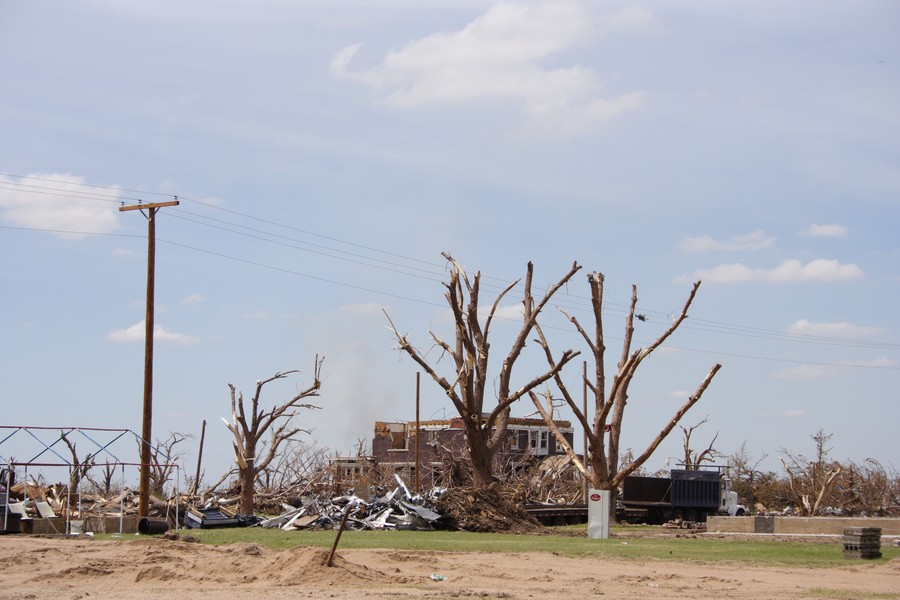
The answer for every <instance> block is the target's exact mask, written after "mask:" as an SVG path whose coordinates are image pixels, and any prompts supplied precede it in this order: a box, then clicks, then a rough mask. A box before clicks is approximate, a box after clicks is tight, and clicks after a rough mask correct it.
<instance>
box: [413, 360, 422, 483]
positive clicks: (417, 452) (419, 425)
mask: <svg viewBox="0 0 900 600" xmlns="http://www.w3.org/2000/svg"><path fill="white" fill-rule="evenodd" d="M420 375H421V373H420V372H419V371H416V484H415V485H416V487H415V490H416V493H417V494H419V493H421V492H422V488H420V487H419V434H420V433H422V426H421V421H420V420H419V388H420V384H419V379H420V377H419V376H420Z"/></svg>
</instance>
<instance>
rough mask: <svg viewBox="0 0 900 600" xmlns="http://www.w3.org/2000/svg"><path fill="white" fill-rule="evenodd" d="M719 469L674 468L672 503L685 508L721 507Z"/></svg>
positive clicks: (712, 508) (713, 508)
mask: <svg viewBox="0 0 900 600" xmlns="http://www.w3.org/2000/svg"><path fill="white" fill-rule="evenodd" d="M720 477H721V476H720V475H719V473H718V472H717V471H690V470H684V469H673V470H672V505H673V506H679V507H684V508H706V509H711V510H715V509H717V508H718V507H719V479H720Z"/></svg>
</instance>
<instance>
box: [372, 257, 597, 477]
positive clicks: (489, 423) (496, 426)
mask: <svg viewBox="0 0 900 600" xmlns="http://www.w3.org/2000/svg"><path fill="white" fill-rule="evenodd" d="M443 256H444V257H445V258H446V259H447V260H448V261H449V262H450V263H451V271H450V282H449V283H445V284H444V286H445V287H446V288H447V293H446V294H445V296H444V297H445V298H446V300H447V303H448V304H449V305H450V310H451V311H452V312H453V320H454V323H455V336H454V338H455V339H454V340H453V341H452V342H446V341H444V340H443V339H441V338H440V337H438V336H437V335H436V334H435V333H434V332H431V338H432V340H433V341H434V343H435V344H436V345H437V346H438V347H440V348H441V349H442V350H443V353H445V354H449V355H450V357H451V358H452V359H453V371H452V374H451V376H450V378H449V379H448V378H446V377H444V376H443V375H441V374H439V373H438V372H437V370H436V367H435V366H433V365H432V364H430V363H429V362H428V361H427V360H425V358H424V357H423V355H422V354H421V353H420V351H419V350H417V349H416V348H414V347H413V346H412V345H411V344H410V343H409V341H407V339H406V336H404V335H402V334H401V333H400V332H399V331H398V330H397V328H396V327H395V326H394V324H393V322H392V321H391V320H390V317H389V316H388V322H390V325H391V329H392V330H393V332H394V335H395V336H396V338H397V341H398V342H399V343H400V349H401V350H403V351H404V352H406V354H408V355H409V356H410V357H411V358H412V359H413V361H415V362H416V363H417V364H418V365H419V366H420V367H422V369H423V370H424V371H425V372H426V373H428V375H429V376H431V378H432V379H433V380H434V381H435V382H436V383H437V384H438V385H439V386H440V387H441V389H443V390H444V393H446V394H447V396H448V397H449V398H450V400H451V402H453V407H454V408H455V409H456V411H457V412H458V413H459V416H460V417H462V419H463V423H464V426H465V430H466V443H467V446H468V451H469V460H470V461H471V463H472V484H473V486H475V487H482V486H485V485H487V484H489V483H490V482H491V481H492V480H493V475H494V473H493V468H492V465H493V462H494V461H493V458H494V455H495V454H496V452H497V450H498V449H499V447H500V444H501V442H502V441H503V439H504V438H505V437H506V430H507V423H508V419H509V410H510V406H512V404H513V403H514V402H515V401H516V400H518V399H519V398H521V397H522V396H524V395H526V394H528V393H529V392H530V391H531V390H533V389H535V388H536V387H538V386H540V385H542V384H543V383H544V382H546V381H548V380H549V379H551V378H552V377H554V376H555V375H557V374H558V373H559V371H560V370H561V369H562V368H563V367H564V366H565V365H566V363H568V362H569V361H570V360H572V358H574V357H575V356H577V354H578V353H577V352H572V351H571V350H567V351H566V352H564V353H563V354H562V356H561V357H560V359H559V361H557V362H556V363H555V364H553V365H551V367H550V368H549V369H548V370H547V371H545V372H544V373H541V374H539V375H537V376H535V377H534V378H532V379H531V380H530V381H528V382H526V383H525V384H523V385H522V386H521V387H519V388H518V389H511V385H512V374H513V366H514V365H515V363H516V360H518V358H519V356H520V355H521V353H522V350H523V349H524V348H525V342H526V340H527V338H528V336H529V335H530V334H531V332H532V330H533V329H534V327H535V325H536V324H537V317H538V314H540V312H541V310H543V308H544V306H545V305H546V304H547V302H548V301H549V300H550V298H551V297H552V296H553V294H555V293H556V291H557V290H559V288H561V287H562V286H563V285H565V284H566V283H567V282H568V281H569V280H570V279H571V278H572V276H573V275H575V273H577V272H578V270H579V269H581V267H580V266H579V265H578V263H573V264H572V267H571V269H569V272H568V273H566V274H565V275H564V276H563V277H562V279H560V280H559V281H558V282H557V283H556V284H554V285H553V286H552V287H550V288H549V289H548V290H547V292H546V293H545V294H544V296H543V298H541V300H540V301H539V302H537V303H536V302H535V299H534V297H533V295H532V291H531V285H532V276H533V273H534V267H533V265H532V263H530V262H529V263H528V269H527V273H526V276H525V289H524V293H523V300H522V306H523V318H522V327H521V329H520V330H519V333H518V335H517V336H516V338H515V340H514V341H513V344H512V347H511V348H510V350H509V353H508V354H507V355H506V357H505V358H504V359H503V364H502V366H501V367H500V373H499V375H498V376H497V384H496V396H497V402H496V404H492V405H491V406H488V405H487V404H486V398H485V396H486V394H487V389H488V382H489V379H490V378H491V373H490V368H489V364H488V359H489V357H490V343H489V341H488V338H489V334H490V327H491V323H492V322H493V319H494V316H495V315H496V312H497V308H498V307H499V306H500V302H501V301H502V300H503V298H504V297H506V295H507V294H508V293H509V292H510V290H512V289H513V288H514V287H515V286H516V285H517V284H518V283H519V281H520V280H516V281H514V282H513V283H511V284H510V285H509V286H507V287H506V289H504V290H503V291H502V292H501V293H500V294H499V295H498V296H497V298H496V299H495V300H494V302H493V304H492V305H491V308H490V309H489V310H488V311H487V315H486V316H485V318H484V322H483V323H482V321H481V320H480V319H479V309H480V306H479V294H480V291H481V273H480V272H478V273H476V274H475V276H474V277H473V278H472V279H470V278H469V276H468V275H467V274H466V272H465V271H464V270H463V268H462V267H461V266H460V265H459V263H457V262H456V261H455V260H454V259H453V257H451V256H450V255H449V254H447V253H446V252H445V253H443ZM385 315H386V316H387V313H385ZM488 409H489V410H490V412H486V411H487V410H488Z"/></svg>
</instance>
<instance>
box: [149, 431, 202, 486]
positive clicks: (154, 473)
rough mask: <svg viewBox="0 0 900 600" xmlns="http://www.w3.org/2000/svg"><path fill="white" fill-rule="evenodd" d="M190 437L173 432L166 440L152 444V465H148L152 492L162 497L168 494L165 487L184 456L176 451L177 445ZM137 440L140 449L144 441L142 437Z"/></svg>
mask: <svg viewBox="0 0 900 600" xmlns="http://www.w3.org/2000/svg"><path fill="white" fill-rule="evenodd" d="M189 437H191V436H189V435H186V434H183V433H177V432H172V433H170V434H169V437H168V438H166V440H165V441H160V440H156V445H155V446H150V465H149V467H148V470H149V471H150V493H152V494H155V495H156V496H158V497H160V498H164V497H165V495H166V494H165V490H164V489H163V488H165V486H166V483H168V482H169V479H171V478H172V473H173V472H174V471H175V467H176V466H177V463H178V460H179V459H180V458H181V456H182V455H181V453H177V452H176V451H175V446H177V445H178V444H180V443H181V442H183V441H184V440H186V439H187V438H189ZM136 442H137V445H138V450H139V451H140V449H141V446H142V445H143V442H142V441H141V440H140V439H138V440H136Z"/></svg>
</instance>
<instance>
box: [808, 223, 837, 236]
mask: <svg viewBox="0 0 900 600" xmlns="http://www.w3.org/2000/svg"><path fill="white" fill-rule="evenodd" d="M806 235H809V236H812V237H844V236H845V235H847V228H846V227H844V226H843V225H834V224H832V225H810V226H809V228H808V229H807V230H806Z"/></svg>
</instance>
